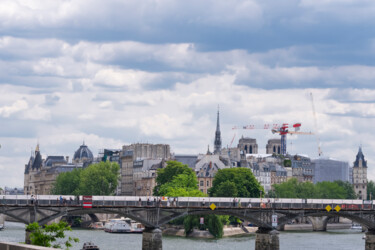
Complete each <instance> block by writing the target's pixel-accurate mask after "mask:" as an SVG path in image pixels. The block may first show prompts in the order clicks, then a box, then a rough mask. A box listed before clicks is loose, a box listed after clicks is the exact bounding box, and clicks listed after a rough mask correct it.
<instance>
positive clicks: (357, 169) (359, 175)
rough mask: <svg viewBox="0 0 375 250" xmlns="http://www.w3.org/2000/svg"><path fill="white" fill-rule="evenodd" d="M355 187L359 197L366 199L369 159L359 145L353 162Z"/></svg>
mask: <svg viewBox="0 0 375 250" xmlns="http://www.w3.org/2000/svg"><path fill="white" fill-rule="evenodd" d="M353 188H354V191H355V193H356V194H357V197H358V199H360V200H366V199H368V197H367V161H366V160H365V156H364V155H363V153H362V148H361V147H359V150H358V153H357V156H356V159H355V161H354V163H353Z"/></svg>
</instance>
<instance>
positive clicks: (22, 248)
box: [0, 242, 56, 250]
mask: <svg viewBox="0 0 375 250" xmlns="http://www.w3.org/2000/svg"><path fill="white" fill-rule="evenodd" d="M50 249H54V250H56V248H50V247H40V246H33V245H26V244H18V243H11V242H0V250H50Z"/></svg>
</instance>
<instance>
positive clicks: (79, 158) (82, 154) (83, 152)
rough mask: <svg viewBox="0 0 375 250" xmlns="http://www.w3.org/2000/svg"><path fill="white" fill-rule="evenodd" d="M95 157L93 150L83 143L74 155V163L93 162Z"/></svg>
mask: <svg viewBox="0 0 375 250" xmlns="http://www.w3.org/2000/svg"><path fill="white" fill-rule="evenodd" d="M93 160H94V156H93V154H92V152H91V150H90V149H89V148H88V147H87V146H86V145H85V143H83V144H82V145H81V146H80V147H79V149H77V151H76V152H75V153H74V156H73V162H87V161H93Z"/></svg>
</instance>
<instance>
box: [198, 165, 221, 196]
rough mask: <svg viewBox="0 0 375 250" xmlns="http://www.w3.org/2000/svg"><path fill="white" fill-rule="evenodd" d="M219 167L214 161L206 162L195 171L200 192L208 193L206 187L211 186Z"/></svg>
mask: <svg viewBox="0 0 375 250" xmlns="http://www.w3.org/2000/svg"><path fill="white" fill-rule="evenodd" d="M219 169H220V168H219V166H218V165H217V164H216V163H215V162H209V163H207V162H206V163H204V165H203V166H202V167H201V168H200V170H199V171H198V172H197V179H198V187H199V190H200V191H201V192H202V193H204V194H208V189H210V188H211V187H212V181H213V179H214V177H215V174H216V173H217V171H218V170H219Z"/></svg>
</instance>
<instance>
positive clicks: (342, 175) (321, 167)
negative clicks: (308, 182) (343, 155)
mask: <svg viewBox="0 0 375 250" xmlns="http://www.w3.org/2000/svg"><path fill="white" fill-rule="evenodd" d="M312 162H313V163H314V164H313V165H312V166H313V171H314V177H313V180H314V183H318V182H322V181H331V182H332V181H336V180H341V181H345V182H346V181H349V164H348V163H347V162H344V161H338V160H334V159H328V158H326V159H324V158H321V159H314V160H313V161H312Z"/></svg>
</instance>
